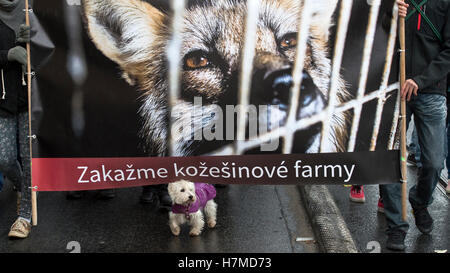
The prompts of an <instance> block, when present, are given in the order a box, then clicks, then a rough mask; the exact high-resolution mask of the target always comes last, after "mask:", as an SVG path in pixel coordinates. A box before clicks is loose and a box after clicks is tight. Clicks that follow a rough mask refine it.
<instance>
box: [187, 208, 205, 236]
mask: <svg viewBox="0 0 450 273" xmlns="http://www.w3.org/2000/svg"><path fill="white" fill-rule="evenodd" d="M189 216H190V220H189V225H190V226H191V231H190V232H189V235H191V236H198V235H200V233H202V230H203V227H204V226H205V221H204V220H203V213H202V212H201V211H200V210H199V211H197V212H196V213H192V214H190V215H189Z"/></svg>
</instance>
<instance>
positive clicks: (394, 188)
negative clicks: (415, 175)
mask: <svg viewBox="0 0 450 273" xmlns="http://www.w3.org/2000/svg"><path fill="white" fill-rule="evenodd" d="M380 195H381V196H382V200H383V206H384V214H385V217H386V222H387V232H386V233H387V235H388V240H387V244H386V247H387V248H388V249H391V250H404V249H405V237H406V233H407V232H408V229H409V224H408V222H406V221H403V219H402V202H401V200H402V184H401V183H395V184H387V185H380Z"/></svg>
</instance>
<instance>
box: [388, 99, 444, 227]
mask: <svg viewBox="0 0 450 273" xmlns="http://www.w3.org/2000/svg"><path fill="white" fill-rule="evenodd" d="M406 111H407V112H406V118H407V119H406V122H407V124H409V122H410V121H411V115H414V123H415V126H416V130H417V136H418V140H419V146H420V150H421V162H422V171H421V172H420V173H419V177H418V180H417V184H416V185H415V186H413V187H412V188H411V190H410V191H409V202H410V203H411V206H412V207H413V209H416V210H417V209H421V208H426V207H428V206H429V205H430V204H431V203H432V202H433V197H432V195H433V191H434V189H435V188H436V185H437V183H438V181H439V177H440V173H441V171H442V169H443V168H444V160H445V151H444V145H445V125H446V117H447V105H446V98H445V96H442V95H438V94H420V93H419V95H418V96H416V97H413V98H412V100H411V101H409V102H408V103H407V105H406ZM380 195H381V197H382V198H383V204H384V210H385V214H386V220H387V224H388V231H389V230H394V229H401V230H403V231H405V232H406V231H407V230H408V228H409V225H408V223H407V222H405V221H403V220H402V215H401V184H390V185H381V186H380Z"/></svg>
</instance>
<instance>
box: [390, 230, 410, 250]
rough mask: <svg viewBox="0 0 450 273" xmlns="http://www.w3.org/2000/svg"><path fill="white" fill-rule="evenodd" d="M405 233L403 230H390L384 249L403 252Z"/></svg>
mask: <svg viewBox="0 0 450 273" xmlns="http://www.w3.org/2000/svg"><path fill="white" fill-rule="evenodd" d="M405 237H406V232H404V231H403V230H399V229H397V230H392V231H389V232H388V239H387V242H386V248H387V249H390V250H396V251H403V250H405V248H406V247H405Z"/></svg>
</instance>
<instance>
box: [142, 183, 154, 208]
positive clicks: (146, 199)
mask: <svg viewBox="0 0 450 273" xmlns="http://www.w3.org/2000/svg"><path fill="white" fill-rule="evenodd" d="M139 200H140V202H141V203H142V204H151V203H155V202H156V201H157V200H158V196H157V194H156V189H155V186H145V187H142V194H141V197H140V199H139Z"/></svg>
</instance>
